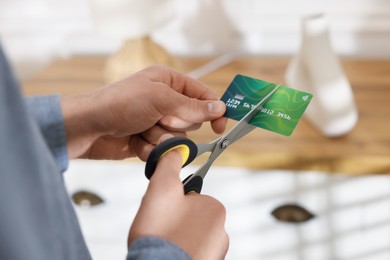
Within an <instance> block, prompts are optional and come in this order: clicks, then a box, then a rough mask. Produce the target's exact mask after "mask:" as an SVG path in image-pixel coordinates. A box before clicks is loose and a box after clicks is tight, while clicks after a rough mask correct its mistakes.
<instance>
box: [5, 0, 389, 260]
mask: <svg viewBox="0 0 390 260" xmlns="http://www.w3.org/2000/svg"><path fill="white" fill-rule="evenodd" d="M323 18H324V19H323ZM0 41H1V42H2V45H3V47H4V48H5V50H6V52H7V55H8V57H9V58H10V60H11V62H12V65H13V67H14V69H15V72H16V75H17V77H18V78H19V80H20V81H21V83H22V87H23V91H24V93H25V94H26V95H41V94H48V93H59V94H62V95H75V94H77V93H80V92H83V91H88V90H91V89H94V88H96V87H99V86H102V85H104V84H107V83H108V82H111V81H113V80H116V79H119V78H121V77H124V76H126V75H128V74H130V73H133V72H135V71H137V70H140V69H142V68H144V67H146V66H148V65H151V64H155V63H163V64H167V65H169V66H172V67H174V68H176V69H178V70H180V71H182V72H185V73H188V74H189V75H190V76H192V77H194V78H198V79H200V80H201V81H203V82H205V83H206V84H207V85H209V86H210V87H211V88H213V89H215V91H216V92H217V93H218V95H222V94H223V92H224V91H225V90H226V88H227V86H228V85H229V83H230V82H231V80H232V79H233V77H234V76H235V75H236V74H244V75H247V76H251V77H255V78H259V79H263V80H266V81H269V82H275V83H276V82H280V83H282V84H285V85H286V86H289V87H294V88H298V89H299V88H301V89H304V90H306V91H309V92H311V93H313V94H314V99H313V101H312V104H311V107H310V106H309V108H308V111H307V112H309V113H310V115H311V117H305V118H304V119H303V120H301V122H300V123H299V125H298V127H297V129H296V130H295V132H294V133H293V135H292V136H291V137H284V136H280V135H277V134H275V133H271V132H268V131H264V130H256V131H253V133H251V134H249V135H248V136H246V137H245V138H244V139H242V140H240V142H237V143H236V144H234V146H232V147H229V149H228V150H227V151H226V152H225V153H224V154H223V155H222V156H221V158H220V159H218V160H217V161H216V162H215V165H214V166H213V167H212V168H211V170H210V172H209V174H208V176H207V178H206V179H205V185H204V193H205V194H210V195H212V196H214V197H216V198H217V199H219V200H221V201H222V202H223V203H224V205H225V206H226V209H227V223H226V228H227V231H228V233H229V235H230V240H231V241H230V250H229V253H228V255H227V257H226V258H227V259H267V260H307V259H310V260H312V259H316V260H333V259H340V260H341V259H342V260H347V259H348V260H363V259H364V260H365V259H367V260H373V259H374V260H375V259H378V260H379V259H380V260H382V259H383V260H385V259H386V260H387V259H390V178H389V175H388V174H389V173H390V146H389V145H390V134H389V133H390V121H389V118H390V1H388V0H338V1H335V0H295V1H291V0H273V1H261V0H240V1H238V0H186V1H179V0H143V1H136V0H112V1H104V0H81V1H80V0H77V1H76V0H68V1H59V0H12V1H11V0H3V1H1V2H0ZM347 114H348V115H349V117H346V115H347ZM324 115H329V118H326V117H324ZM351 118H352V119H351ZM317 119H318V120H319V121H318V120H317ZM333 119H334V120H333ZM336 119H337V120H336ZM316 120H317V121H316ZM231 121H232V120H231ZM234 123H235V122H229V127H230V126H232V125H233V124H234ZM328 126H332V127H331V128H332V130H333V132H332V131H328V128H327V127H328ZM190 138H192V139H193V140H194V141H195V142H199V143H201V142H209V141H211V140H213V139H214V138H215V134H213V133H212V131H211V130H210V128H209V126H207V125H206V126H204V127H202V128H201V129H200V130H199V131H196V132H194V133H191V134H190ZM203 159H204V158H203ZM199 163H200V162H195V163H194V164H193V165H191V166H190V167H188V169H185V170H183V174H188V173H191V172H193V171H195V170H196V168H197V165H198V164H199ZM143 171H144V164H143V163H142V162H140V161H138V160H136V159H131V160H125V161H122V162H106V161H98V162H94V161H82V160H76V161H72V162H71V163H70V167H69V170H68V172H66V173H65V181H66V184H67V186H68V189H69V195H70V197H71V198H72V199H73V200H74V202H75V207H76V212H77V214H78V216H79V218H80V223H81V226H82V229H83V232H84V235H85V237H86V240H87V243H88V246H89V248H90V250H91V254H92V256H93V258H94V259H101V260H103V259H124V258H125V255H126V239H127V232H128V228H129V226H130V224H131V220H132V218H133V216H134V214H135V213H136V211H137V209H138V206H139V202H140V199H141V198H142V195H143V192H144V190H145V187H146V185H147V180H146V178H145V177H144V174H143Z"/></svg>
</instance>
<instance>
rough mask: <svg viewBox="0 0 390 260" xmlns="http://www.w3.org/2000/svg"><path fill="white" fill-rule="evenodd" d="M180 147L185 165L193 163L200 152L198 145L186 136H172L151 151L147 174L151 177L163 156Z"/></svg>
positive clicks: (146, 167)
mask: <svg viewBox="0 0 390 260" xmlns="http://www.w3.org/2000/svg"><path fill="white" fill-rule="evenodd" d="M174 149H179V151H180V153H181V155H182V158H183V166H182V167H184V166H186V165H188V164H189V163H191V162H192V161H193V160H194V159H195V158H196V155H197V154H198V147H197V145H196V144H195V143H194V142H193V141H191V140H190V139H188V138H186V137H172V138H169V139H167V140H165V141H164V142H162V143H160V144H158V145H157V146H156V147H155V148H154V149H153V150H152V152H151V153H150V155H149V157H148V159H147V160H146V166H145V176H146V178H148V179H150V178H151V177H152V176H153V174H154V171H155V170H156V167H157V163H158V161H159V160H160V158H161V157H163V156H164V155H165V154H166V153H168V152H170V151H172V150H174Z"/></svg>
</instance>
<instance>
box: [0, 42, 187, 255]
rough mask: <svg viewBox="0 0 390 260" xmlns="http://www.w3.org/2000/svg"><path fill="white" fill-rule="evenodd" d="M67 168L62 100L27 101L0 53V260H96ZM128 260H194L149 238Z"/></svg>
mask: <svg viewBox="0 0 390 260" xmlns="http://www.w3.org/2000/svg"><path fill="white" fill-rule="evenodd" d="M67 166H68V156H67V147H66V133H65V127H64V122H63V117H62V113H61V106H60V97H59V96H58V95H50V96H41V97H31V98H26V99H23V98H22V96H21V93H20V90H19V86H18V83H17V82H16V80H15V78H14V77H13V74H12V71H11V69H10V67H9V65H8V63H7V61H6V58H5V55H4V53H3V52H2V51H1V48H0V241H1V243H0V259H5V260H7V259H12V260H19V259H20V260H22V259H23V260H25V259H36V260H49V259H50V260H53V259H63V260H70V259H72V260H73V259H83V260H84V259H91V256H90V254H89V251H88V248H87V246H86V243H85V241H84V238H83V236H82V233H81V230H80V226H79V223H78V221H77V217H76V214H75V211H74V208H73V205H72V203H71V200H70V198H69V195H68V193H67V190H66V188H65V185H64V181H63V176H62V172H64V171H65V170H66V168H67ZM124 242H125V241H124ZM127 259H157V260H158V259H190V257H189V256H188V255H187V254H186V253H185V252H184V251H183V250H182V249H180V248H179V247H177V246H176V245H174V244H172V243H170V242H169V241H167V240H164V239H161V238H155V237H144V238H140V239H138V240H136V241H134V242H133V244H132V245H131V246H130V248H129V251H128V256H127Z"/></svg>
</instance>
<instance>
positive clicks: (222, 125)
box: [211, 117, 228, 134]
mask: <svg viewBox="0 0 390 260" xmlns="http://www.w3.org/2000/svg"><path fill="white" fill-rule="evenodd" d="M227 122H228V118H227V117H221V118H218V119H216V120H214V121H211V128H212V129H213V131H214V132H215V133H217V134H222V133H223V132H224V131H225V129H226V124H227Z"/></svg>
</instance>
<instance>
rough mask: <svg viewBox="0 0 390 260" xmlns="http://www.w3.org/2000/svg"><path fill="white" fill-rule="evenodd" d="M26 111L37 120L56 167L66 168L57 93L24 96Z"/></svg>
mask: <svg viewBox="0 0 390 260" xmlns="http://www.w3.org/2000/svg"><path fill="white" fill-rule="evenodd" d="M25 101H26V105H27V108H28V111H29V112H30V114H31V116H32V117H33V118H34V119H35V121H36V122H37V124H38V126H39V129H40V131H41V134H42V136H43V138H44V139H45V141H46V144H47V146H48V147H49V149H50V151H51V153H52V155H53V157H54V158H55V161H56V163H57V166H58V169H59V170H60V171H61V172H64V171H65V170H66V169H67V168H68V163H69V158H68V150H67V146H66V132H65V125H64V119H63V116H62V111H61V105H60V104H61V103H60V97H59V96H58V95H48V96H34V97H27V98H25Z"/></svg>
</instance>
